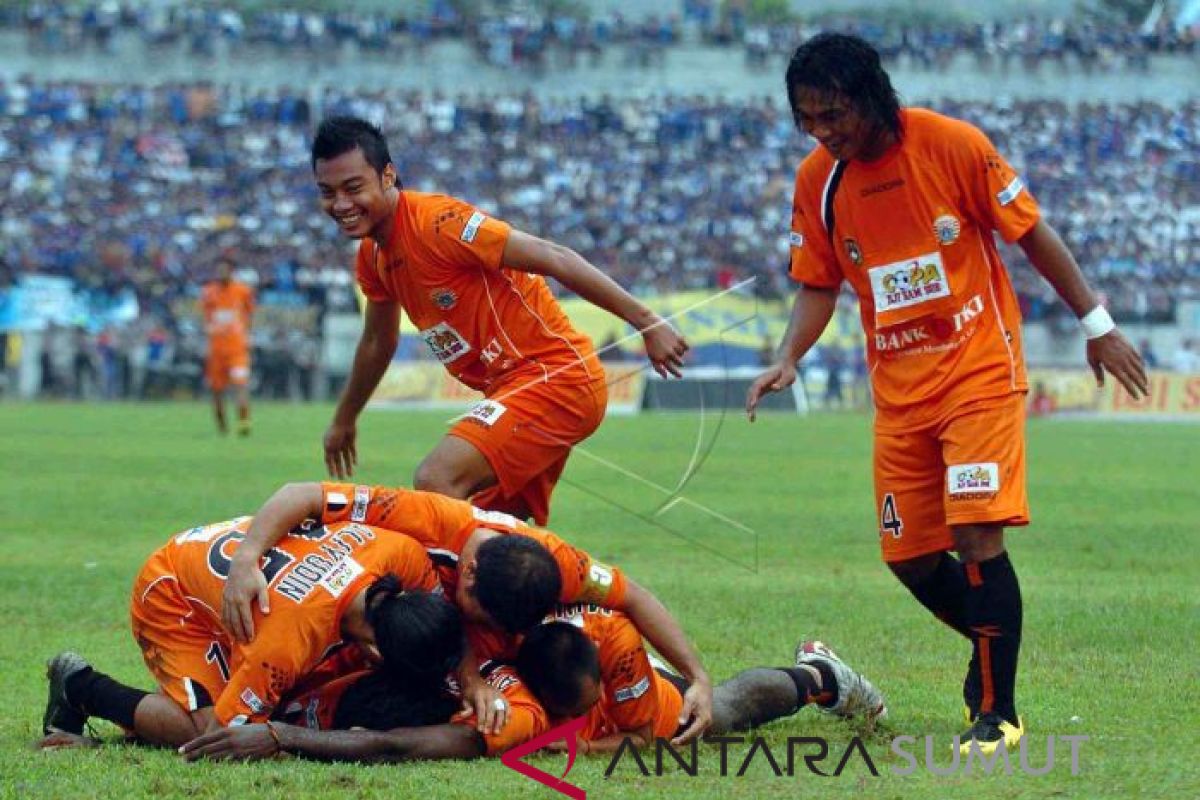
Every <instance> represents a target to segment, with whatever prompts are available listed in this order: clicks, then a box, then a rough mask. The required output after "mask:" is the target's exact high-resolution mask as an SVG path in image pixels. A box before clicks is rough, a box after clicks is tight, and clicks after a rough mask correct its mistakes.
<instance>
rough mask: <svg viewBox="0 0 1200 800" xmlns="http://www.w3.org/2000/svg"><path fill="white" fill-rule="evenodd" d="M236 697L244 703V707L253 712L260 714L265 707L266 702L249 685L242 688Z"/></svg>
mask: <svg viewBox="0 0 1200 800" xmlns="http://www.w3.org/2000/svg"><path fill="white" fill-rule="evenodd" d="M238 697H239V698H240V699H241V701H242V702H243V703H245V704H246V708H248V709H250V711H251V712H252V713H254V714H261V713H263V711H265V710H266V708H267V704H266V703H264V702H263V701H262V699H261V698H259V696H258V695H256V694H255V693H254V690H253V689H251V688H250V687H249V686H247V687H246V688H245V689H243V690H242V693H241V694H240V695H238Z"/></svg>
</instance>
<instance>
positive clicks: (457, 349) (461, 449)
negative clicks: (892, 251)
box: [312, 117, 688, 525]
mask: <svg viewBox="0 0 1200 800" xmlns="http://www.w3.org/2000/svg"><path fill="white" fill-rule="evenodd" d="M312 167H313V174H314V177H315V179H316V183H317V188H318V190H319V192H320V198H321V208H322V209H323V210H324V212H325V213H326V214H328V215H329V216H330V217H331V218H332V219H333V220H334V221H335V222H336V223H337V226H338V230H339V231H341V233H342V234H343V235H344V236H347V237H349V238H351V239H358V240H359V247H358V258H357V261H356V264H355V273H356V277H357V280H358V284H359V286H360V287H361V288H362V290H363V294H364V295H366V298H367V307H366V315H365V318H364V322H363V333H362V338H361V339H360V340H359V343H358V349H357V351H356V353H355V356H354V364H353V367H352V368H351V372H350V377H349V379H348V380H347V383H346V388H345V389H344V390H343V391H342V396H341V399H340V400H339V401H338V405H337V409H336V411H335V412H334V415H333V422H332V423H331V424H330V426H329V429H328V430H327V431H326V433H325V439H324V446H325V464H326V466H327V467H328V469H329V472H330V474H332V475H334V476H336V477H338V478H345V477H348V476H350V475H352V474H353V472H354V467H355V464H356V463H357V460H358V449H357V441H356V439H357V428H356V421H357V419H358V415H359V413H360V412H361V411H362V409H363V406H364V405H365V404H366V402H367V400H368V399H369V398H370V396H371V393H372V392H373V391H374V390H375V387H376V386H378V385H379V381H380V379H381V378H382V377H383V374H384V372H385V371H386V370H387V367H388V364H390V363H391V360H392V355H393V354H394V353H395V350H396V345H397V343H398V339H399V329H400V312H401V311H402V310H403V311H404V313H406V314H407V315H408V316H409V318H410V319H411V320H412V322H413V324H414V326H415V327H416V328H417V329H418V330H419V333H418V334H417V335H418V336H420V337H421V339H422V340H424V342H425V344H426V345H427V346H428V347H429V350H430V352H431V353H432V354H433V356H434V358H436V359H437V360H438V361H441V362H442V364H443V365H444V366H445V367H446V369H447V370H448V371H449V372H450V374H451V375H453V376H454V377H455V378H457V379H458V380H459V381H461V382H462V383H464V384H466V385H467V386H469V387H471V388H472V389H476V390H478V391H481V392H483V393H484V395H485V396H486V399H484V400H483V401H481V402H480V403H478V404H476V405H475V407H474V408H472V409H471V410H470V411H469V412H467V414H465V415H464V416H463V418H462V419H461V420H459V421H458V422H457V423H456V424H455V425H454V427H453V428H451V429H450V432H449V433H448V435H446V436H445V437H444V438H443V439H442V441H441V442H440V443H439V444H438V445H437V447H435V448H434V450H433V452H431V453H430V454H429V455H428V456H426V457H425V460H424V461H422V462H421V464H420V465H419V466H418V467H417V471H416V475H415V476H414V478H413V485H414V486H415V487H416V488H418V489H426V490H429V491H434V492H440V493H442V494H445V495H448V496H450V497H457V498H471V499H472V501H473V502H474V503H475V504H476V505H478V506H480V507H481V508H488V509H494V510H497V511H504V512H507V513H510V514H514V515H516V516H518V517H520V518H522V519H525V518H528V517H532V518H533V519H534V520H535V521H536V522H537V523H538V524H539V525H544V524H545V523H546V520H547V518H548V517H549V513H550V495H551V492H552V491H553V490H554V486H555V484H556V483H557V482H558V478H559V476H560V475H561V474H562V471H563V467H564V466H565V465H566V462H567V458H568V457H569V456H570V453H571V448H572V447H573V446H574V445H575V444H577V443H578V442H581V441H583V440H584V439H586V438H587V437H588V436H590V435H591V434H592V432H593V431H594V430H595V429H596V427H597V426H598V425H599V424H600V421H601V420H602V419H603V417H604V411H605V406H606V403H607V396H608V392H607V385H606V383H605V377H604V368H603V367H602V366H601V365H600V360H599V359H598V358H597V357H596V353H595V350H594V349H593V347H592V342H591V341H590V340H589V339H588V338H587V337H586V336H584V335H583V334H581V333H579V331H578V330H576V329H575V328H574V327H573V326H572V325H571V322H570V320H569V319H567V316H566V314H564V313H563V310H562V308H561V306H559V304H558V302H557V301H556V300H555V299H554V296H553V295H552V294H551V292H550V288H549V286H548V285H547V283H546V280H545V278H544V277H543V276H548V277H552V278H555V279H556V280H558V281H559V282H560V283H561V284H562V285H563V286H565V287H566V288H567V289H570V290H571V291H573V292H575V293H576V294H578V295H579V296H580V297H582V298H584V299H585V300H588V301H589V302H591V303H593V304H595V305H597V306H599V307H600V308H603V309H605V310H607V311H609V312H611V313H613V314H615V315H616V316H618V317H620V318H621V319H623V320H625V321H626V322H628V323H629V324H631V325H633V326H634V327H635V328H637V330H639V331H641V333H642V338H643V340H644V342H645V346H646V353H647V356H648V358H649V359H650V362H651V363H652V364H653V365H654V368H655V369H656V370H658V372H659V373H660V374H662V375H663V376H664V377H665V376H666V375H668V374H672V375H675V376H677V377H678V376H680V374H681V373H680V369H681V367H682V365H683V355H684V353H685V352H687V349H688V345H687V342H686V341H684V339H683V337H681V336H680V335H679V334H678V333H677V332H676V331H675V330H674V328H672V327H671V326H670V325H669V324H667V323H666V322H665V321H664V320H662V319H661V318H660V317H659V316H658V315H656V314H655V313H654V312H652V311H650V310H649V309H648V308H646V307H645V306H644V305H642V304H641V303H640V302H638V301H637V300H636V299H634V298H633V297H632V296H631V295H630V294H629V293H628V292H626V291H625V290H624V289H622V288H621V287H620V286H618V285H617V284H616V283H615V282H614V281H613V280H612V279H611V278H609V277H608V276H606V275H605V274H604V273H602V272H600V270H598V269H596V268H595V267H594V266H592V265H591V264H589V263H588V262H587V261H586V260H584V259H583V258H582V257H581V256H579V255H578V254H577V253H575V252H574V251H572V250H570V249H568V248H566V247H563V246H561V245H557V244H554V243H552V242H548V241H545V240H543V239H539V238H537V237H536V236H531V235H529V234H527V233H523V232H521V231H518V230H514V229H513V228H512V227H510V226H509V225H508V224H507V223H505V222H502V221H500V220H498V219H496V218H495V217H492V216H489V215H487V214H484V213H483V212H481V211H479V210H477V209H475V208H474V207H473V206H471V205H469V204H468V203H465V202H463V201H462V200H458V199H455V198H453V197H449V196H447V195H440V194H425V193H423V192H414V191H410V190H405V189H403V188H402V186H401V184H400V180H399V178H398V176H397V175H396V167H395V165H394V164H393V163H392V157H391V155H390V154H389V152H388V146H387V142H386V141H385V140H384V137H383V134H382V133H381V132H380V130H379V129H378V128H376V127H375V126H374V125H372V124H370V123H369V122H366V121H365V120H361V119H358V118H355V117H333V118H330V119H327V120H325V121H324V122H322V123H321V125H320V127H319V128H318V129H317V134H316V137H315V139H314V140H313V146H312Z"/></svg>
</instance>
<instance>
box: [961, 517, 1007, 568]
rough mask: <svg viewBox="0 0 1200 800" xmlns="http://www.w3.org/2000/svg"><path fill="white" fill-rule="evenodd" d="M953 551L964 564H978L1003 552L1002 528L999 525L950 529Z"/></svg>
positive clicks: (965, 526)
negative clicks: (952, 537) (952, 536)
mask: <svg viewBox="0 0 1200 800" xmlns="http://www.w3.org/2000/svg"><path fill="white" fill-rule="evenodd" d="M951 533H953V535H954V550H955V552H957V553H958V558H959V560H960V561H962V562H964V563H968V564H971V563H978V562H980V561H987V560H988V559H991V558H995V557H996V556H998V555H1000V554H1001V553H1003V552H1004V528H1003V526H1001V525H959V526H955V527H954V528H952V529H951Z"/></svg>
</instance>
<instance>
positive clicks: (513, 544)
mask: <svg viewBox="0 0 1200 800" xmlns="http://www.w3.org/2000/svg"><path fill="white" fill-rule="evenodd" d="M561 593H562V573H561V572H559V569H558V562H557V561H555V560H554V556H552V555H550V551H549V550H547V549H546V548H545V547H542V545H541V544H540V543H538V542H535V541H534V540H533V539H530V538H529V537H528V536H521V535H519V534H511V535H504V536H494V537H492V538H491V539H488V540H487V541H485V542H484V543H483V544H481V545H479V549H478V550H477V551H475V588H474V594H475V599H476V600H478V601H479V605H480V606H481V607H482V608H483V610H484V611H486V612H487V614H488V616H490V617H491V618H492V620H493V621H494V622H495V623H496V624H497V625H499V626H500V627H501V628H503V629H504V630H506V631H507V632H509V633H521V632H523V631H525V630H527V629H529V628H531V627H533V626H534V625H536V624H537V623H538V621H539V620H541V619H542V618H543V617H545V616H546V615H547V614H549V613H550V611H551V610H552V609H553V608H554V604H555V603H557V602H558V596H559V594H561Z"/></svg>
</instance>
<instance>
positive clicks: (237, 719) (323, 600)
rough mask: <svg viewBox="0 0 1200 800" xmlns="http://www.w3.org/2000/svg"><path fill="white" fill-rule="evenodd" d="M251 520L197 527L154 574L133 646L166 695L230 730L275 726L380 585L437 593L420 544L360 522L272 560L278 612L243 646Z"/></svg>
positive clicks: (140, 604)
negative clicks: (278, 708) (232, 615)
mask: <svg viewBox="0 0 1200 800" xmlns="http://www.w3.org/2000/svg"><path fill="white" fill-rule="evenodd" d="M250 521H251V518H250V517H242V518H239V519H235V520H230V521H228V522H219V523H216V524H213V525H207V526H204V527H197V528H192V529H190V530H187V531H184V532H183V533H180V534H178V535H177V536H175V537H173V538H172V539H171V540H170V541H169V542H167V544H166V545H164V546H163V547H161V548H159V549H158V550H157V551H156V552H155V553H154V554H153V555H151V556H150V559H149V560H148V561H147V562H146V564H145V565H144V566H143V567H142V570H141V572H140V573H139V574H138V577H137V580H136V581H135V582H134V586H133V598H132V603H131V616H132V622H133V636H134V639H136V640H137V643H138V645H139V646H140V647H141V649H142V656H143V658H144V659H145V661H146V666H147V667H148V668H149V669H150V672H151V673H152V674H153V675H154V677H155V679H156V680H157V681H158V683H159V685H160V686H161V687H162V690H163V692H165V693H166V694H167V696H169V697H170V698H171V699H172V700H174V701H175V702H176V703H178V704H179V705H180V706H182V707H183V708H185V709H187V710H188V711H196V710H198V709H200V708H204V707H205V706H208V705H215V712H216V717H217V720H218V721H219V722H220V723H221V724H223V725H228V724H240V723H244V722H259V721H262V720H265V719H267V718H269V716H270V714H271V711H272V709H273V708H274V707H275V705H276V704H277V703H278V702H279V699H280V697H281V696H282V695H283V694H284V692H286V691H287V690H288V689H290V688H291V687H292V686H293V684H295V682H296V681H297V680H299V679H300V678H301V677H303V676H304V675H305V674H307V673H308V672H310V671H312V670H313V669H314V668H316V667H317V665H318V664H320V662H321V661H322V659H323V658H324V657H325V656H326V654H327V653H329V652H331V651H332V650H333V648H334V647H335V646H336V645H337V644H338V643H339V642H340V641H341V639H342V637H341V632H340V625H341V618H342V614H343V613H344V612H345V609H346V607H347V605H348V604H349V603H350V601H352V600H353V599H354V598H355V597H356V596H357V595H358V594H359V592H360V591H361V590H363V589H366V587H367V586H368V585H370V583H371V582H372V581H374V580H375V579H377V578H379V577H382V576H383V575H386V574H394V575H395V576H396V577H397V578H399V579H400V583H401V585H402V586H403V587H404V588H405V589H420V590H425V591H431V590H435V589H436V588H437V577H436V575H435V573H434V571H433V566H432V564H431V563H430V561H429V558H428V557H427V556H426V554H425V551H424V549H422V547H421V546H420V545H419V544H418V543H417V542H415V541H413V540H412V539H409V538H408V537H406V536H399V535H396V534H394V533H391V532H389V531H381V530H379V529H377V528H372V527H370V526H367V525H360V524H357V523H349V522H347V523H339V524H332V525H325V526H315V527H310V528H306V529H304V530H300V529H297V530H296V531H293V532H291V533H289V534H288V536H287V537H285V538H284V539H283V540H282V541H281V542H280V543H279V544H278V545H277V546H275V547H274V548H272V549H271V550H270V551H269V552H268V553H267V555H266V556H265V557H264V559H263V566H262V569H263V573H264V575H265V576H266V578H267V582H268V587H269V592H270V602H271V611H270V613H269V614H267V615H265V616H264V615H262V614H261V613H259V612H257V611H256V612H255V614H256V619H255V629H256V635H255V637H254V641H252V642H251V643H250V644H248V645H241V644H236V643H234V642H233V641H232V639H231V638H230V637H229V635H228V634H227V633H226V632H225V630H224V629H223V628H222V627H221V619H220V608H221V594H222V591H223V590H224V588H225V578H226V576H227V575H228V574H229V566H230V558H231V556H232V555H233V553H234V551H236V550H237V547H238V544H239V543H240V542H241V541H242V539H243V538H244V537H245V532H246V531H247V530H248V529H249V526H250Z"/></svg>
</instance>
